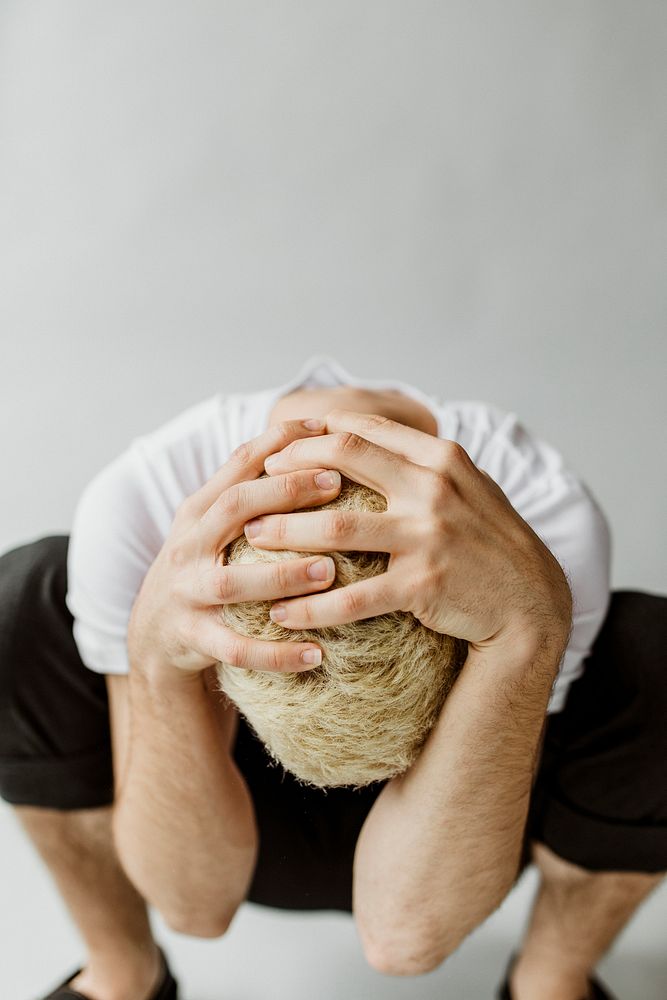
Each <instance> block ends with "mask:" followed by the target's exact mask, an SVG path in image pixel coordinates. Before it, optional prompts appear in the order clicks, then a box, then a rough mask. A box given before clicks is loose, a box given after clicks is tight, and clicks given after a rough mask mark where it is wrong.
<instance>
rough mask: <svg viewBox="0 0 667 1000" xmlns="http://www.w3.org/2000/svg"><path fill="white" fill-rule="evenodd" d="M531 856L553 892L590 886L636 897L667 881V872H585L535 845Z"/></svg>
mask: <svg viewBox="0 0 667 1000" xmlns="http://www.w3.org/2000/svg"><path fill="white" fill-rule="evenodd" d="M532 856H533V860H534V862H535V864H536V865H537V868H538V869H539V872H540V874H541V876H542V881H543V885H544V886H545V888H547V889H550V890H551V891H552V892H569V893H571V892H574V891H577V890H583V891H586V890H587V887H588V886H591V885H595V886H597V887H598V889H599V891H602V890H604V891H606V892H610V893H614V894H617V895H618V894H622V893H624V892H628V893H630V894H634V893H636V892H637V891H639V892H642V891H646V890H648V889H650V888H651V886H653V885H657V884H658V883H659V882H661V881H662V879H663V878H664V877H665V873H664V872H658V873H655V872H643V871H608V870H604V871H593V870H591V869H589V868H582V867H580V865H577V864H574V862H572V861H567V860H566V859H565V858H561V857H560V856H559V855H558V854H554V852H553V851H552V850H551V849H550V848H548V847H547V846H546V845H545V844H542V843H539V842H536V841H535V842H533V844H532Z"/></svg>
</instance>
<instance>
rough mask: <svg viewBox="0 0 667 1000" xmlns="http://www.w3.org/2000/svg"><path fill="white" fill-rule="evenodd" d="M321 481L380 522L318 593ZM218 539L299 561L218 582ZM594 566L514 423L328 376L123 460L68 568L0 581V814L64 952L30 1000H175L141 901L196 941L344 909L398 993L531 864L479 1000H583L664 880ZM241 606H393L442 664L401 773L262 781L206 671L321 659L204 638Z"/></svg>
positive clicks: (195, 414)
mask: <svg viewBox="0 0 667 1000" xmlns="http://www.w3.org/2000/svg"><path fill="white" fill-rule="evenodd" d="M368 414H371V415H372V416H371V417H368V416H367V415H368ZM304 421H305V423H304ZM271 456H274V460H273V461H272V462H271V461H269V459H270V457H271ZM263 471H266V472H268V473H269V475H268V477H264V478H261V479H260V478H258V477H260V476H261V473H262V472H263ZM336 471H340V472H342V473H344V474H345V475H346V476H348V477H349V478H351V479H353V480H356V481H358V482H362V483H365V484H366V485H368V486H370V487H371V488H373V489H375V490H377V491H378V492H381V493H383V494H384V495H385V496H386V497H387V500H388V509H387V515H390V516H386V515H381V516H383V517H385V521H384V522H383V523H382V526H381V530H380V528H379V527H378V524H377V522H375V523H374V527H373V529H372V530H374V531H378V532H379V533H378V534H377V535H376V536H375V538H374V544H375V545H377V547H378V549H379V550H381V551H387V552H389V553H390V561H389V566H388V570H387V572H386V573H385V574H382V575H381V576H380V577H375V578H373V579H372V580H367V581H363V582H361V583H359V584H355V585H353V587H349V588H338V589H335V590H334V589H331V587H330V584H331V582H332V577H331V572H330V569H329V571H327V569H326V565H325V567H324V571H323V572H322V573H320V572H318V571H317V570H315V572H313V568H314V567H315V566H316V565H318V564H320V563H321V562H322V560H321V558H320V557H319V556H318V555H317V553H319V554H322V553H325V552H326V551H327V550H329V551H335V550H337V549H339V550H341V549H342V550H344V549H345V548H348V549H354V548H355V546H356V547H362V546H363V544H364V539H365V538H366V537H367V536H366V535H365V534H364V532H363V531H362V530H361V528H362V526H361V524H360V522H359V521H358V520H357V521H353V520H351V519H347V520H346V519H344V518H341V517H340V516H338V517H337V518H336V519H335V520H331V519H329V520H327V519H326V518H325V512H322V514H321V515H318V514H317V512H313V511H311V512H308V513H299V508H306V507H314V506H317V505H318V504H323V503H326V501H327V500H330V499H331V498H332V497H333V496H334V495H335V494H336V492H337V489H338V483H337V477H336V475H335V473H336ZM332 472H333V473H334V475H333V476H330V475H329V474H330V473H332ZM369 527H370V525H369V524H367V525H366V528H369ZM253 529H259V530H253ZM242 531H245V532H246V535H247V537H248V538H249V539H250V540H252V544H253V545H256V546H259V547H261V546H264V547H267V548H271V547H274V548H280V549H284V548H292V549H300V550H302V551H312V552H313V553H314V556H313V557H306V558H302V559H295V560H293V561H289V562H288V563H287V564H285V563H283V570H282V572H281V574H280V575H279V574H278V571H277V569H276V565H277V564H273V566H271V565H270V564H269V565H267V564H263V565H262V564H254V565H248V566H239V567H232V566H223V565H222V561H221V559H220V555H221V553H222V551H223V549H224V547H225V545H226V544H227V543H228V542H229V541H231V540H232V539H233V538H234V537H236V536H238V535H239V534H240V533H241V532H242ZM608 543H609V539H608V530H607V526H606V523H605V521H604V517H603V516H602V514H601V512H600V510H599V508H598V507H597V505H596V503H595V501H594V500H593V498H592V497H591V496H590V494H589V493H588V491H587V490H586V489H585V487H584V486H583V484H581V483H580V482H579V480H577V478H576V477H575V476H574V475H573V474H572V473H571V472H569V470H567V469H566V468H565V466H564V464H563V461H562V459H561V457H560V456H559V455H558V453H557V452H556V451H555V450H554V449H553V448H551V447H550V446H549V445H547V444H546V443H544V442H541V441H538V440H536V439H534V438H532V437H531V436H530V435H528V434H527V432H526V431H525V430H524V429H523V428H522V427H521V425H520V424H519V423H518V421H517V420H516V418H515V417H514V415H513V414H504V413H502V411H500V410H498V409H497V408H494V407H489V406H486V405H485V404H481V403H474V402H470V403H453V404H447V403H445V404H441V403H439V402H438V401H436V400H435V399H434V398H432V397H429V396H427V395H425V394H424V393H421V392H420V390H418V389H416V388H415V387H413V386H409V385H407V384H406V383H403V382H397V381H393V382H384V383H379V382H377V381H376V382H371V381H369V380H365V381H364V380H362V379H356V378H355V377H354V376H352V375H350V373H349V372H346V371H345V370H344V369H343V368H342V367H341V366H340V365H338V364H337V363H336V362H335V361H333V360H332V359H328V358H314V359H311V360H310V361H309V362H308V363H307V364H306V365H305V366H304V368H303V369H302V371H301V372H300V373H299V374H298V375H297V377H296V378H295V379H293V380H292V381H291V382H289V383H287V384H286V385H283V386H280V387H278V388H275V389H272V390H269V391H266V392H260V393H251V394H235V395H231V396H223V397H216V398H215V399H214V400H210V401H207V402H206V403H204V404H202V405H200V406H199V407H195V408H193V409H192V410H190V411H188V412H187V413H185V414H183V415H181V417H179V418H177V419H176V420H175V421H172V422H171V423H170V424H167V425H166V426H165V427H163V428H161V429H160V430H159V431H157V432H156V433H154V434H152V435H149V436H146V437H144V438H140V439H137V440H136V441H135V442H133V444H132V445H131V447H130V448H129V449H128V450H127V451H126V452H125V453H124V454H123V455H122V456H121V457H120V458H119V459H118V460H116V462H114V463H112V464H111V465H110V466H108V467H107V468H106V469H105V470H103V472H102V473H101V474H100V475H99V476H98V477H96V479H95V480H94V481H93V483H92V484H91V485H90V486H89V488H88V489H87V490H86V491H85V493H84V495H83V497H82V499H81V501H80V504H79V507H78V510H77V515H76V518H75V523H74V527H73V533H72V541H71V545H70V547H69V552H68V551H67V539H47V540H42V541H40V542H37V543H34V544H33V545H32V546H24V547H22V548H20V549H17V550H14V552H11V553H8V554H7V555H6V556H5V557H3V561H2V572H1V573H0V586H1V587H2V590H3V596H4V601H3V602H2V608H3V616H4V618H3V623H2V642H3V655H2V664H3V677H6V680H3V687H2V691H1V692H0V704H1V705H2V711H3V717H2V727H1V732H2V736H1V737H0V741H1V742H0V792H1V793H2V795H3V797H4V798H5V799H6V800H7V801H9V802H11V803H13V804H14V805H15V806H16V810H17V814H18V815H19V817H20V819H21V821H22V822H23V824H24V826H25V828H26V830H27V831H28V833H29V834H30V836H31V837H32V839H33V841H34V843H35V844H36V846H37V848H38V849H39V851H40V852H41V854H42V856H43V857H44V859H45V860H46V862H47V864H48V865H49V867H50V868H51V871H52V872H53V875H54V878H55V879H56V882H57V884H58V887H59V889H60V891H61V893H62V895H63V898H64V900H65V902H66V903H67V905H68V907H69V909H70V911H71V913H72V915H73V917H74V920H75V921H76V923H77V924H78V926H79V928H80V931H81V934H82V936H83V938H84V941H85V943H86V946H87V951H88V960H87V962H86V965H85V967H84V969H83V970H78V971H77V972H76V973H74V974H73V975H70V976H69V977H68V978H67V980H66V981H65V984H64V985H63V987H61V988H59V989H58V990H56V992H54V993H53V994H51V996H52V997H53V998H56V997H58V998H60V1000H65V998H67V997H70V998H71V997H77V996H78V997H84V998H90V1000H173V998H175V997H176V986H175V983H174V981H173V978H172V977H171V974H170V973H169V970H168V966H167V963H166V959H165V957H164V955H163V954H162V952H161V950H160V949H159V948H158V946H157V945H156V944H155V942H154V941H153V938H152V935H151V931H150V927H149V923H148V919H147V914H146V901H148V902H149V903H151V904H153V905H155V906H156V907H157V909H158V910H160V912H161V913H162V914H163V915H164V917H165V919H166V920H167V922H168V923H169V924H170V925H171V926H172V927H173V928H174V929H176V930H179V931H182V932H183V933H187V934H193V935H196V936H202V937H215V936H219V935H222V934H223V933H224V932H225V930H226V929H227V928H228V927H229V925H230V923H231V921H232V920H233V917H234V914H235V912H236V911H237V909H238V907H239V905H240V904H241V903H242V902H243V900H244V899H250V900H254V901H256V902H259V903H263V904H265V905H271V906H279V907H280V906H282V907H287V908H302V909H317V908H337V909H342V910H346V911H348V912H353V913H354V916H355V920H356V923H357V927H358V929H359V933H360V937H361V940H362V943H363V946H364V951H365V953H366V955H367V958H368V960H369V962H370V963H371V965H372V966H373V967H374V968H376V969H378V970H379V971H381V972H385V973H387V974H392V975H419V974H420V973H424V972H426V971H430V970H432V969H433V968H436V967H437V966H438V965H439V964H440V963H441V962H442V961H444V960H445V958H446V957H447V955H448V954H450V953H451V951H452V950H453V949H454V948H456V947H457V945H458V944H459V943H460V941H461V940H462V939H463V937H465V936H466V935H467V934H468V933H469V932H470V931H471V930H472V929H473V928H474V927H475V926H477V925H478V924H479V923H480V922H481V921H482V920H484V919H485V917H486V916H487V915H488V914H489V913H490V912H492V911H493V909H494V908H495V907H496V906H497V905H498V904H499V903H500V901H501V900H502V898H503V897H504V896H505V895H506V893H507V892H508V890H509V889H510V887H511V886H512V884H513V883H514V881H515V879H516V876H517V874H518V871H519V870H520V868H521V864H522V863H525V861H526V860H527V857H528V853H529V851H530V850H532V856H533V859H534V860H535V862H536V863H537V865H538V867H539V869H540V872H541V876H542V883H541V888H540V891H539V894H538V897H537V900H536V903H535V908H534V912H533V917H532V922H531V925H530V928H529V930H528V933H527V935H526V939H525V941H524V942H523V945H522V947H521V950H520V953H519V955H518V958H517V960H516V961H515V962H513V963H512V964H511V968H510V970H509V974H508V980H507V982H505V983H504V984H503V986H502V987H501V995H502V996H504V997H510V996H511V997H513V998H514V1000H538V998H539V1000H584V998H588V997H604V996H609V994H607V993H605V992H604V991H603V988H602V986H601V985H600V984H599V983H598V982H597V981H596V980H595V979H594V973H593V970H594V967H595V965H596V964H597V962H598V961H599V959H600V957H601V955H602V954H603V953H604V952H605V951H606V949H607V948H608V947H609V946H610V944H611V942H612V941H613V939H614V938H615V936H616V935H617V933H618V932H619V930H620V929H621V928H622V927H623V926H624V925H625V923H626V922H627V920H628V919H629V917H630V915H631V914H632V913H633V912H634V910H635V908H636V907H637V905H638V904H639V903H640V902H641V900H642V899H643V898H644V897H645V896H646V895H647V893H648V892H649V891H650V890H651V889H652V888H653V887H654V886H655V885H656V884H657V883H658V882H659V881H660V878H661V877H662V873H664V871H665V869H666V868H667V838H666V837H665V831H666V829H667V806H666V803H665V789H664V784H663V783H661V775H662V772H663V768H664V734H663V728H664V727H663V726H662V725H661V723H660V720H659V714H660V713H659V709H660V706H661V705H664V703H665V698H666V695H665V685H664V681H663V680H662V677H661V674H660V671H659V669H658V663H659V657H658V650H661V649H662V648H664V630H665V625H664V618H665V616H664V600H663V599H662V598H657V597H652V596H650V595H636V594H624V595H614V596H615V598H618V600H616V601H612V602H611V604H610V601H609V589H608V573H609V547H608ZM66 555H67V556H68V564H67V567H65V564H64V559H65V556H66ZM285 565H287V567H288V569H287V570H285V568H284V567H285ZM66 568H67V569H68V571H69V574H68V578H67V576H66V573H65V569H66ZM309 570H310V571H311V572H310V573H309ZM66 587H67V605H68V608H69V611H70V612H71V616H73V620H72V617H71V616H70V614H68V611H67V608H65V604H64V602H65V590H66ZM355 588H356V589H355ZM353 590H354V592H353ZM346 591H347V593H346ZM248 600H271V601H274V602H275V604H274V610H273V611H272V616H275V617H276V619H277V620H280V622H281V624H283V625H284V626H285V627H287V628H290V627H293V628H297V629H298V628H300V627H305V626H307V627H309V628H311V627H312V628H317V627H318V626H319V627H323V626H326V625H333V624H336V623H337V622H349V621H354V620H357V619H363V618H365V617H369V616H373V615H378V614H382V613H384V612H386V611H390V610H394V609H397V608H400V609H401V610H403V611H409V612H411V613H412V614H414V615H415V617H417V618H418V619H419V621H421V622H422V624H423V625H425V626H427V627H428V628H431V629H433V630H435V631H441V632H443V633H447V634H450V635H454V636H458V637H460V638H462V639H465V640H466V641H467V642H468V648H469V652H468V658H467V660H466V663H465V665H464V667H463V670H462V671H461V674H460V676H459V678H458V680H457V681H456V684H455V685H454V688H453V690H452V692H451V693H450V695H449V696H448V697H447V699H446V701H445V703H444V707H443V710H442V713H441V715H440V718H439V719H438V722H437V724H436V725H435V726H434V728H433V730H432V731H431V733H430V735H429V738H428V740H427V742H426V744H425V746H424V749H423V751H422V752H421V754H420V756H419V757H418V759H417V760H416V761H415V763H414V765H413V766H412V767H410V768H409V769H408V771H407V772H406V773H405V774H404V775H400V776H399V777H398V778H397V779H392V781H390V782H388V783H386V784H384V783H376V784H374V785H370V786H368V788H367V789H366V790H365V791H366V792H367V794H365V795H358V794H356V793H355V794H354V795H351V794H348V791H347V790H346V789H344V788H334V789H331V790H329V791H328V793H327V794H326V795H324V794H323V793H322V792H321V790H318V789H305V788H304V787H302V786H300V785H298V784H297V783H296V782H293V781H289V780H288V779H289V775H280V774H277V773H276V771H277V769H273V768H269V767H268V766H267V757H266V755H265V754H264V753H263V749H262V746H261V744H260V743H259V742H258V741H257V740H256V739H254V738H253V735H252V733H251V732H250V731H249V729H248V727H247V726H246V725H245V724H244V720H243V719H242V718H240V717H239V715H238V713H237V712H236V711H235V710H233V707H232V706H231V704H230V703H228V702H222V701H221V700H220V698H219V695H217V693H216V692H215V689H214V688H215V684H214V673H215V665H216V664H217V663H218V661H225V662H226V663H231V664H232V665H233V666H236V667H238V668H239V669H244V668H248V667H252V668H253V669H259V670H284V671H295V670H304V669H305V670H308V669H314V668H315V667H316V666H317V665H318V663H319V659H320V655H321V653H320V650H319V647H318V646H317V643H313V642H310V643H301V642H289V641H283V642H262V641H260V640H258V639H251V638H246V637H241V636H238V635H236V634H234V633H232V632H231V631H230V630H228V629H225V628H224V627H223V626H222V625H221V624H220V621H219V616H218V615H217V613H216V612H217V609H218V608H219V607H220V605H222V604H225V603H236V602H239V601H248ZM281 607H282V609H283V611H284V614H283V615H282V617H280V609H281ZM660 630H661V631H662V634H660ZM304 654H305V655H304ZM584 661H586V670H585V671H584V669H583V666H584ZM86 667H88V668H90V669H86ZM581 674H583V676H582V677H581V679H580V680H577V678H578V677H579V676H580V675H581ZM574 681H576V683H573V682H574ZM570 687H571V688H572V690H571V691H569V690H568V689H569V688H570ZM107 694H108V703H107ZM109 710H110V715H111V728H112V737H111V739H112V744H113V782H114V784H113V785H112V778H111V759H112V758H111V752H110V748H109V731H108V714H109ZM547 715H548V716H549V721H548V724H547V726H546V727H545V726H544V723H545V718H546V716H547ZM541 740H543V743H544V746H543V749H542V751H541V753H540V742H541ZM619 746H622V749H623V752H622V753H620V754H619V752H618V748H619ZM610 750H611V751H612V752H610ZM538 758H539V765H538ZM531 790H532V794H531Z"/></svg>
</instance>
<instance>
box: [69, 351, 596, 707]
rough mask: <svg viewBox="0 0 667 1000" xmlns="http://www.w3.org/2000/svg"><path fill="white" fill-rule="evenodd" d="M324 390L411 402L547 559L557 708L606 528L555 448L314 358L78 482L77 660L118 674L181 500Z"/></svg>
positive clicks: (73, 601)
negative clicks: (560, 624)
mask: <svg viewBox="0 0 667 1000" xmlns="http://www.w3.org/2000/svg"><path fill="white" fill-rule="evenodd" d="M335 385H353V386H359V387H365V388H372V389H399V390H401V391H402V392H404V393H405V394H406V395H408V396H411V397H412V398H414V399H417V400H419V401H420V402H421V403H423V404H424V405H425V406H426V407H427V408H428V409H429V410H430V411H431V412H432V413H433V415H434V416H435V418H436V420H437V424H438V436H439V437H442V438H449V439H451V440H453V441H458V442H459V443H460V444H461V445H463V447H464V448H465V450H466V451H467V453H468V455H469V456H470V458H471V459H472V461H473V462H474V463H475V465H476V466H477V467H478V468H480V469H483V470H484V471H485V472H487V473H488V474H489V475H490V476H491V477H492V478H493V479H494V480H495V482H496V483H498V485H499V486H500V487H501V489H502V490H503V492H504V493H505V495H506V496H507V498H508V500H509V501H510V503H511V504H512V506H513V507H514V508H515V509H516V510H517V511H518V513H519V514H520V515H521V517H523V519H524V520H525V521H527V523H528V524H529V525H530V526H531V527H532V528H533V530H534V531H535V532H536V533H537V534H538V535H539V536H540V538H541V539H542V541H543V542H544V543H545V545H546V546H547V547H548V548H549V549H550V551H551V552H552V553H553V554H554V556H555V557H556V558H557V559H558V561H559V563H560V565H561V566H562V568H563V570H564V571H565V573H566V576H567V578H568V580H569V582H570V587H571V589H572V594H573V601H574V617H573V629H572V635H571V638H570V642H569V644H568V647H567V650H566V652H565V654H564V656H563V660H562V663H561V667H560V671H559V674H558V677H557V678H556V682H555V684H554V689H553V692H552V695H551V699H550V702H549V708H548V711H549V712H558V711H560V710H561V709H562V707H563V705H564V704H565V698H566V693H567V689H568V687H569V685H570V684H571V683H572V681H573V680H574V679H575V678H576V677H578V676H579V675H580V674H581V673H582V670H583V661H584V659H585V658H586V656H587V655H588V654H589V652H590V650H591V646H592V644H593V641H594V639H595V637H596V635H597V633H598V631H599V630H600V626H601V624H602V621H603V619H604V616H605V613H606V610H607V607H608V604H609V600H610V576H609V574H610V547H611V545H610V532H609V527H608V524H607V522H606V520H605V517H604V514H603V513H602V511H601V510H600V508H599V506H598V504H597V503H596V501H595V499H594V498H593V497H592V496H591V494H590V492H589V491H588V490H587V488H586V486H585V485H584V484H583V482H582V481H581V480H580V479H578V478H577V476H575V475H574V473H573V472H571V471H570V470H568V469H567V468H566V467H565V464H564V460H563V458H562V456H561V455H560V454H559V453H558V451H556V450H555V449H554V448H553V447H551V445H549V444H547V443H546V442H544V441H542V440H540V439H538V438H536V437H535V436H534V435H531V434H530V433H529V432H528V431H527V430H526V429H525V428H524V427H523V426H522V425H521V423H520V422H519V420H518V418H517V416H516V414H515V413H510V412H505V411H503V410H501V409H499V408H498V407H496V406H493V405H490V404H488V403H484V402H480V401H476V400H464V401H447V400H443V401H441V400H440V399H439V398H437V397H435V396H430V395H428V394H426V393H424V392H422V390H420V389H418V388H416V387H415V386H412V385H409V384H408V383H406V382H402V381H399V380H396V379H394V380H386V379H384V380H379V379H362V378H357V377H356V376H354V375H352V374H351V373H350V372H347V371H346V370H345V369H344V368H343V366H342V365H341V364H340V363H339V362H338V361H336V360H335V359H333V358H331V357H328V356H325V355H316V356H314V357H312V358H310V359H309V360H308V361H307V362H306V363H305V364H304V365H303V367H302V368H301V370H300V371H299V372H298V374H297V375H296V376H295V377H294V378H293V379H291V380H290V381H289V382H286V383H285V384H284V385H280V386H278V387H275V388H272V389H266V390H262V391H260V392H250V393H220V394H218V395H216V396H213V397H212V398H210V399H207V400H205V401H204V402H202V403H199V404H198V405H196V406H193V407H191V408H189V409H188V410H186V411H185V412H183V413H181V414H180V415H179V416H177V417H176V418H175V419H173V420H171V421H169V422H168V423H166V424H165V425H163V426H162V427H160V428H158V430H156V431H153V432H152V433H150V434H145V435H142V436H141V437H138V438H136V439H134V440H133V441H132V442H131V444H130V446H129V447H128V448H127V450H126V451H124V452H123V453H122V454H121V455H120V456H119V457H118V458H116V459H115V460H114V461H113V462H111V463H110V464H109V465H107V466H106V467H105V468H104V469H103V470H102V471H101V472H100V473H99V474H98V475H97V476H96V477H95V478H94V479H93V480H92V482H91V483H90V484H89V485H88V486H87V487H86V489H85V490H84V492H83V494H82V496H81V498H80V500H79V503H78V505H77V508H76V512H75V516H74V523H73V526H72V532H71V539H70V547H69V556H68V577H69V589H68V593H67V605H68V607H69V609H70V611H71V613H72V615H73V616H74V638H75V641H76V644H77V647H78V649H79V652H80V654H81V658H82V660H83V662H84V663H85V664H86V665H87V666H88V667H89V668H90V669H91V670H95V671H98V672H99V673H105V674H123V673H127V672H128V670H129V664H128V656H127V646H126V639H127V626H128V621H129V617H130V612H131V609H132V605H133V604H134V600H135V598H136V596H137V593H138V592H139V588H140V586H141V583H142V581H143V579H144V576H145V574H146V572H147V571H148V568H149V567H150V565H151V563H152V562H153V560H154V559H155V557H156V556H157V554H158V552H159V551H160V548H161V547H162V544H163V542H164V540H165V538H166V537H167V535H168V533H169V530H170V526H171V523H172V519H173V517H174V514H175V512H176V509H177V508H178V507H179V505H180V504H181V502H182V501H183V500H184V499H185V497H187V496H189V495H190V494H191V493H194V492H195V491H196V490H197V489H199V487H200V486H202V485H203V484H204V483H205V482H206V481H207V480H208V479H210V478H211V476H212V475H213V474H214V472H215V471H216V470H217V469H218V468H219V467H220V466H221V465H223V464H224V462H226V461H227V459H228V458H229V456H230V454H231V452H232V451H233V450H234V449H235V448H236V447H237V446H238V445H239V444H241V443H242V442H244V441H248V440H250V439H251V438H254V437H256V436H257V435H258V434H260V433H262V431H263V430H265V429H266V427H267V425H268V417H269V414H270V412H271V410H272V408H273V406H274V404H275V403H276V401H277V400H278V399H279V398H280V397H281V396H284V395H286V394H287V393H288V392H291V391H292V390H294V389H296V388H299V387H313V386H335Z"/></svg>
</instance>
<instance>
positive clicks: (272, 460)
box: [264, 455, 278, 469]
mask: <svg viewBox="0 0 667 1000" xmlns="http://www.w3.org/2000/svg"><path fill="white" fill-rule="evenodd" d="M277 461H278V456H277V455H269V457H268V458H266V459H265V460H264V468H265V469H270V468H271V466H273V465H275V464H276V462H277Z"/></svg>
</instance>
